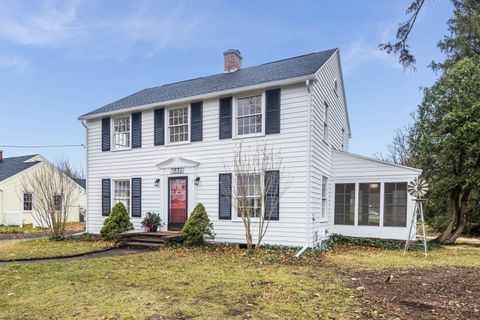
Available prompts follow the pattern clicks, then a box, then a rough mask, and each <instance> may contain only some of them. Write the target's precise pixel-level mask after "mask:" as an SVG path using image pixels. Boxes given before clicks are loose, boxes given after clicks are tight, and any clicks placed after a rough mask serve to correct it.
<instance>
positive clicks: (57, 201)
mask: <svg viewBox="0 0 480 320" xmlns="http://www.w3.org/2000/svg"><path fill="white" fill-rule="evenodd" d="M53 207H54V208H55V211H61V210H62V195H61V194H54V195H53Z"/></svg>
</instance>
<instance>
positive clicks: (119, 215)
mask: <svg viewBox="0 0 480 320" xmlns="http://www.w3.org/2000/svg"><path fill="white" fill-rule="evenodd" d="M132 229H133V224H132V223H131V222H130V217H129V215H128V212H127V209H126V208H125V206H124V205H123V203H117V204H116V205H115V206H114V207H113V208H112V211H111V212H110V214H109V216H108V217H107V218H106V219H105V221H104V222H103V228H102V230H100V235H101V236H102V238H103V239H104V240H106V241H114V242H117V241H119V240H120V239H119V236H118V235H119V234H120V233H122V232H126V231H128V230H132Z"/></svg>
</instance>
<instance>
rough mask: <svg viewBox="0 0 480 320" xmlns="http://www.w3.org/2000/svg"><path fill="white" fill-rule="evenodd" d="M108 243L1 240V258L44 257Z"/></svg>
mask: <svg viewBox="0 0 480 320" xmlns="http://www.w3.org/2000/svg"><path fill="white" fill-rule="evenodd" d="M105 245H108V244H103V243H95V242H86V241H73V240H72V241H51V240H48V239H45V238H43V239H31V240H4V241H0V260H16V259H25V258H43V257H55V256H66V255H72V254H79V253H86V252H91V251H98V250H100V249H102V247H103V246H105Z"/></svg>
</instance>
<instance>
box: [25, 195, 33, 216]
mask: <svg viewBox="0 0 480 320" xmlns="http://www.w3.org/2000/svg"><path fill="white" fill-rule="evenodd" d="M32 204H33V195H32V194H31V193H29V192H26V193H24V194H23V211H32Z"/></svg>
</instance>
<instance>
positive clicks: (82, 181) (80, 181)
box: [72, 178, 87, 190]
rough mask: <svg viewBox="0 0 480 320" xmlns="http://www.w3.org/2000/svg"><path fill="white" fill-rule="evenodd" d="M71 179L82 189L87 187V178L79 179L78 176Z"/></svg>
mask: <svg viewBox="0 0 480 320" xmlns="http://www.w3.org/2000/svg"><path fill="white" fill-rule="evenodd" d="M72 179H73V181H75V182H76V183H77V184H78V185H79V186H80V187H82V188H83V189H85V190H86V189H87V180H86V179H80V178H72Z"/></svg>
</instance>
